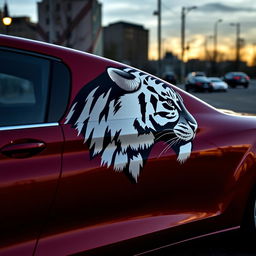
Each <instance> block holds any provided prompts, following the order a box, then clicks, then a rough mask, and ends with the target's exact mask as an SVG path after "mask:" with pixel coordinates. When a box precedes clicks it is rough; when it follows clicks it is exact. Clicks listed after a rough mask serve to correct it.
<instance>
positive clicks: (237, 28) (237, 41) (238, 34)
mask: <svg viewBox="0 0 256 256" xmlns="http://www.w3.org/2000/svg"><path fill="white" fill-rule="evenodd" d="M230 26H235V27H236V69H237V71H238V70H239V64H240V23H239V22H237V23H230Z"/></svg>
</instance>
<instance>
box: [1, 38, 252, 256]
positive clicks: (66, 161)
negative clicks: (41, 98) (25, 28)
mask: <svg viewBox="0 0 256 256" xmlns="http://www.w3.org/2000/svg"><path fill="white" fill-rule="evenodd" d="M1 45H4V46H8V47H13V48H19V49H24V50H28V51H33V52H37V53H40V54H45V55H47V56H52V57H55V58H58V59H60V60H61V61H63V62H64V63H65V64H66V65H67V66H68V68H69V70H70V73H71V76H72V90H71V92H70V100H69V104H68V106H67V110H66V113H65V115H64V116H63V117H62V118H61V120H59V124H60V127H59V126H58V127H56V129H57V130H56V131H55V132H51V131H49V132H46V133H43V134H47V135H45V136H50V137H51V140H53V141H54V140H56V138H59V139H60V140H61V139H62V138H61V136H62V135H60V134H59V129H61V132H62V133H61V134H63V136H64V145H63V155H62V156H60V155H58V154H57V153H56V154H53V159H55V160H58V161H57V162H58V164H59V161H60V159H62V162H61V167H62V174H61V178H60V180H59V184H58V187H57V194H56V198H55V197H54V191H55V190H56V185H57V182H58V175H59V173H60V169H59V166H58V167H57V166H56V168H53V169H51V170H50V171H49V170H45V169H44V168H46V167H47V166H48V165H45V166H44V165H43V164H42V163H41V162H39V164H40V163H41V164H40V167H41V168H42V169H41V170H42V171H43V172H45V176H44V175H42V174H40V169H39V175H38V176H39V178H38V181H40V179H43V177H46V178H45V180H44V179H43V180H44V182H43V181H42V184H47V181H49V182H50V185H49V184H48V187H49V190H47V191H45V190H44V193H43V195H40V193H36V194H33V196H31V200H37V199H39V198H42V199H41V200H46V199H50V198H52V200H54V201H52V202H54V203H53V204H52V205H51V207H50V208H49V209H48V210H49V211H48V213H47V212H41V213H44V214H43V215H44V217H45V216H47V225H46V224H45V225H44V226H43V229H41V232H40V235H39V234H37V235H36V237H37V239H38V243H37V246H36V249H35V255H47V254H51V253H54V254H55V255H58V254H59V255H63V254H64V255H66V254H74V253H79V252H89V251H91V250H92V251H94V250H99V251H98V252H99V253H101V254H102V251H100V250H103V251H104V250H105V247H110V248H111V249H112V250H113V251H112V253H113V252H116V251H115V249H116V248H117V246H121V247H120V248H121V250H123V251H124V252H125V253H127V254H129V252H130V251H131V250H135V251H136V252H137V253H138V252H141V251H143V250H145V248H147V249H154V248H155V247H157V246H158V247H160V246H161V245H166V244H170V243H172V242H175V241H180V240H182V239H186V238H187V237H193V236H197V235H200V234H206V233H209V232H215V231H219V230H222V229H225V228H232V227H237V226H239V225H240V223H241V218H242V216H243V212H244V208H245V205H246V203H247V199H248V196H249V194H250V191H251V189H252V187H253V186H254V185H255V181H256V174H255V173H256V172H255V171H256V165H255V163H256V147H255V132H256V119H255V118H253V117H241V116H236V115H227V114H224V113H222V112H220V111H218V110H216V109H214V108H213V107H211V106H209V105H208V104H206V103H204V102H202V101H200V100H199V99H197V98H195V97H193V96H192V95H190V94H188V93H186V92H185V91H183V90H181V89H179V88H177V87H175V86H172V85H168V86H171V88H172V89H173V90H174V91H175V92H177V93H179V94H180V95H181V98H182V99H183V102H184V105H185V107H186V108H187V110H188V112H189V113H191V114H192V115H193V117H194V118H195V120H196V121H197V124H198V129H197V132H196V135H195V138H194V139H193V148H192V152H191V155H190V157H189V158H188V159H187V161H185V162H184V163H183V164H181V163H179V162H178V161H177V155H176V153H175V151H174V150H173V149H169V150H166V149H167V148H166V144H165V143H164V142H162V141H159V142H155V143H154V144H153V145H152V148H151V150H150V152H149V154H148V156H147V159H146V162H145V163H144V166H143V169H142V171H141V173H140V175H139V177H138V180H137V182H131V180H130V179H129V178H128V177H127V176H126V175H125V173H124V172H122V171H119V172H118V171H116V170H114V169H113V166H112V165H110V166H106V165H102V164H101V155H100V154H99V155H96V156H94V157H92V155H91V153H90V150H91V149H90V148H89V147H88V145H89V144H88V142H86V141H85V138H84V137H83V136H82V135H81V134H80V135H78V133H77V130H76V129H75V128H74V127H72V125H71V124H69V123H66V121H67V116H68V113H69V112H70V111H71V110H72V106H73V105H72V104H73V101H74V100H75V98H76V96H77V95H78V94H79V92H80V90H81V89H82V88H84V87H86V86H87V85H88V84H89V83H90V82H91V81H93V80H94V79H96V78H98V77H99V76H100V75H101V74H102V73H104V72H106V70H107V69H108V68H109V67H112V68H119V69H122V68H126V66H125V65H123V64H120V63H117V62H114V61H110V60H107V59H104V58H100V57H96V56H93V55H90V54H86V53H82V52H79V51H75V50H71V49H66V48H63V47H58V46H53V45H49V44H43V43H39V42H34V41H29V40H21V39H15V38H11V37H4V36H1ZM152 77H153V76H152ZM152 79H154V78H152ZM127 113H128V114H129V109H128V110H127ZM220 127H221V129H220ZM45 129H46V128H45ZM39 133H40V135H41V133H42V131H39ZM56 133H58V135H56ZM19 136H21V134H19ZM52 136H53V137H52ZM132 137H133V134H132V133H130V134H127V137H126V139H127V140H128V141H129V139H130V138H132ZM54 138H55V139H54ZM42 140H43V141H46V142H47V139H46V138H43V139H42ZM1 143H2V140H1ZM54 145H55V147H56V144H54ZM58 145H59V144H58ZM57 148H58V150H57V151H59V150H61V149H60V148H59V146H58V147H57ZM55 149H56V148H55ZM43 152H45V153H46V151H42V153H43ZM51 152H52V151H51ZM40 156H41V155H40ZM39 158H40V159H43V157H39ZM46 159H47V158H46ZM223 159H224V160H223ZM34 164H36V162H35V163H34ZM49 164H50V162H49ZM44 170H45V171H44ZM34 175H36V174H34ZM49 175H50V176H49ZM48 176H49V177H48ZM35 179H37V178H35ZM33 184H34V183H33ZM46 186H47V185H46ZM30 191H31V190H30ZM51 195H52V196H51ZM46 201H47V200H46ZM46 201H45V205H46V204H47V202H48V201H47V202H46ZM38 203H40V202H38ZM38 209H40V207H39V208H38ZM44 217H42V218H41V220H40V224H42V223H45V222H44V221H43V219H45V218H44ZM154 236H155V237H157V241H158V242H157V244H154V243H148V242H146V241H148V240H150V241H151V240H152V239H153V240H154ZM33 239H34V238H33ZM34 241H35V240H34ZM30 242H31V240H30V238H24V241H23V242H21V243H20V247H13V252H14V251H15V250H16V251H15V252H16V254H18V249H17V248H19V249H20V252H22V250H23V249H24V248H27V247H26V246H27V245H28V244H30ZM144 242H145V243H144ZM13 243H14V244H15V243H16V242H15V241H14V242H13ZM33 245H35V244H33ZM131 245H132V246H131ZM135 245H136V246H135ZM143 246H145V248H143ZM31 248H32V247H31ZM2 252H3V255H4V252H6V250H5V251H4V250H3V251H2ZM0 254H1V253H0Z"/></svg>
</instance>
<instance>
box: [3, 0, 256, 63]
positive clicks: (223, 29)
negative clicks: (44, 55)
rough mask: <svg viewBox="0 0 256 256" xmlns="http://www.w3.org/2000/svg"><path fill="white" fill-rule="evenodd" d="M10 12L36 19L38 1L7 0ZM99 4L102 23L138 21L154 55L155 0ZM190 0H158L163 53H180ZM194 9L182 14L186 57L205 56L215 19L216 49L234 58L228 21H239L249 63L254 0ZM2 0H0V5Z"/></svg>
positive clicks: (255, 48)
mask: <svg viewBox="0 0 256 256" xmlns="http://www.w3.org/2000/svg"><path fill="white" fill-rule="evenodd" d="M7 2H8V4H9V9H10V14H11V15H13V16H15V15H16V16H18V15H28V16H31V18H32V20H33V21H37V11H36V2H38V0H22V1H21V0H8V1H7ZM99 2H101V3H102V4H103V25H104V26H105V25H108V24H109V23H113V22H116V21H120V20H122V21H127V22H132V23H136V24H142V25H143V26H144V27H145V28H147V29H149V31H150V52H149V56H150V58H151V59H154V58H156V57H157V51H156V49H157V38H156V35H157V16H154V15H153V12H154V11H155V10H156V9H157V0H144V1H138V0H123V1H122V0H99ZM191 2H192V1H190V0H179V1H177V0H176V1H174V0H162V43H163V53H164V52H165V51H172V52H174V53H175V54H176V55H179V54H180V27H181V8H182V6H185V7H189V6H191ZM193 2H194V3H196V6H197V9H195V10H192V11H190V12H189V13H188V15H187V16H186V44H189V46H190V50H189V51H188V52H187V58H190V59H191V58H198V57H201V58H203V57H204V56H205V47H204V45H205V38H206V37H207V38H208V40H207V42H208V43H207V45H208V49H209V50H211V48H212V47H213V40H212V39H211V38H209V36H212V35H213V33H214V23H215V22H216V21H217V20H218V19H222V20H223V22H221V23H219V24H218V49H219V51H220V57H221V58H222V59H234V58H235V39H236V29H235V27H234V26H230V23H237V22H239V23H240V24H241V35H240V37H241V38H242V39H244V42H245V44H244V47H243V48H242V50H241V55H242V58H243V60H246V61H248V62H249V63H250V62H251V60H252V58H253V57H254V55H255V54H256V45H255V44H256V1H255V0H222V1H221V2H218V1H214V0H197V1H193ZM3 4H4V0H0V6H3Z"/></svg>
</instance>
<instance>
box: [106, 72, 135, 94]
mask: <svg viewBox="0 0 256 256" xmlns="http://www.w3.org/2000/svg"><path fill="white" fill-rule="evenodd" d="M107 72H108V75H109V77H110V79H111V80H112V81H113V82H114V83H115V84H116V85H117V86H119V87H120V88H121V89H123V90H125V91H127V92H135V91H137V90H138V89H139V87H140V79H139V78H137V77H136V76H134V75H132V74H130V73H128V72H125V71H123V70H121V69H117V68H108V69H107Z"/></svg>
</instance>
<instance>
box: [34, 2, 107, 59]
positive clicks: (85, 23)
mask: <svg viewBox="0 0 256 256" xmlns="http://www.w3.org/2000/svg"><path fill="white" fill-rule="evenodd" d="M37 4H38V39H39V40H41V41H46V42H51V43H55V44H59V45H63V46H67V47H71V48H74V49H77V50H81V51H86V52H91V53H94V54H97V55H102V52H103V47H102V29H101V4H100V3H99V2H98V1H97V0H51V1H49V0H43V1H41V2H38V3H37Z"/></svg>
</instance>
